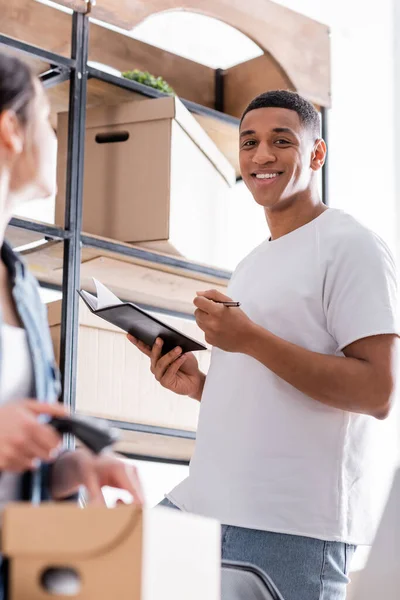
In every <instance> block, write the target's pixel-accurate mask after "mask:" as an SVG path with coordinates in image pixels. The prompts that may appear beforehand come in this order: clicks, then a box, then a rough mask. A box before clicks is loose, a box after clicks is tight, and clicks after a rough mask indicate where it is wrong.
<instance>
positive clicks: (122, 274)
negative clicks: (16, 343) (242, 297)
mask: <svg viewBox="0 0 400 600" xmlns="http://www.w3.org/2000/svg"><path fill="white" fill-rule="evenodd" d="M88 237H91V238H93V239H101V238H95V236H88ZM6 239H7V240H8V241H9V243H10V244H11V245H12V247H13V248H18V247H19V246H25V245H27V244H31V243H35V242H38V241H39V240H43V236H41V235H40V234H38V233H36V232H31V231H29V230H25V229H21V228H19V227H14V226H9V227H8V228H7V232H6ZM121 246H122V247H126V248H132V246H128V245H127V244H121ZM134 248H137V249H140V247H138V246H134ZM63 249H64V248H63V242H62V241H44V243H43V244H42V245H40V246H38V247H34V248H32V249H27V250H24V251H23V252H22V253H21V254H22V256H23V258H24V260H25V262H26V263H27V265H28V267H29V268H30V269H31V271H32V272H33V274H34V275H35V276H36V277H37V278H38V279H39V281H41V282H43V283H47V284H50V285H54V286H61V285H62V276H63ZM140 250H142V249H140ZM151 256H153V257H156V258H157V257H160V258H162V256H165V255H162V254H161V253H155V252H152V253H151ZM182 260H183V262H184V263H185V262H186V261H185V259H182ZM187 264H188V269H183V268H177V267H174V266H171V265H168V264H164V263H162V262H157V260H154V261H152V260H144V259H142V258H138V257H131V256H125V255H121V254H118V253H117V252H113V251H109V250H103V249H99V248H91V247H83V248H82V266H81V287H83V288H85V289H87V290H89V291H94V287H93V282H92V277H96V278H97V279H99V280H100V281H102V283H104V284H105V285H107V286H109V287H110V288H111V289H112V290H113V291H114V292H115V293H116V294H117V295H118V296H119V297H121V298H122V299H124V300H127V301H132V302H137V303H139V304H147V305H150V306H158V307H160V308H163V309H165V310H171V311H177V312H182V313H186V314H192V313H193V304H192V301H193V298H194V296H195V294H196V291H197V290H198V288H199V287H204V288H206V287H215V288H216V289H220V290H221V291H222V292H224V291H225V288H226V285H227V283H228V280H227V279H222V278H218V277H215V276H212V275H208V274H206V273H199V272H195V271H191V270H190V265H191V263H190V262H189V261H187Z"/></svg>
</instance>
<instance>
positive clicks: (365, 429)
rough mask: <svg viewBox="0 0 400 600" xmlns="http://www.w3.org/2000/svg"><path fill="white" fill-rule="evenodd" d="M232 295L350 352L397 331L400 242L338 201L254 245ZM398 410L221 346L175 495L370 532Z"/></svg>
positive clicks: (225, 513)
mask: <svg viewBox="0 0 400 600" xmlns="http://www.w3.org/2000/svg"><path fill="white" fill-rule="evenodd" d="M228 295H229V296H230V297H232V298H233V299H234V300H237V301H240V302H241V303H242V308H243V310H244V312H245V313H246V314H247V315H248V316H249V317H250V318H251V319H252V320H253V321H254V322H256V323H257V324H258V325H260V326H262V327H264V328H265V329H267V330H269V331H270V332H272V333H273V334H275V335H277V336H279V337H281V338H282V339H285V340H287V341H290V342H292V343H294V344H297V345H299V346H301V347H303V348H307V349H308V350H311V351H313V352H320V353H324V354H330V355H336V356H343V353H342V352H341V350H342V349H343V348H344V347H345V346H347V345H348V344H351V343H352V342H354V341H356V340H359V339H361V338H365V337H367V336H372V335H376V334H385V333H386V334H390V333H397V325H396V319H395V313H396V271H395V266H394V264H393V259H392V257H391V254H390V252H389V250H388V249H387V247H386V245H385V244H384V243H383V242H382V240H381V239H380V238H379V237H378V236H377V235H375V234H374V233H372V232H371V231H369V230H368V229H366V228H365V227H363V226H362V225H361V224H360V223H358V222H357V221H356V220H355V219H353V218H352V217H351V216H349V215H347V214H345V213H344V212H342V211H339V210H335V209H329V210H326V211H325V212H324V213H322V214H321V215H320V216H319V217H317V218H316V219H314V220H313V221H311V222H310V223H308V224H306V225H304V226H303V227H300V228H299V229H296V230H295V231H292V232H291V233H289V234H287V235H285V236H283V237H281V238H278V239H276V240H274V241H271V242H269V241H266V242H264V243H263V244H261V245H260V246H259V247H258V248H256V249H255V250H254V251H253V252H251V254H250V255H249V256H247V258H245V259H244V260H243V261H242V262H241V263H240V264H239V266H238V267H237V269H236V271H235V273H234V275H233V277H232V280H231V282H230V285H229V288H228ZM231 310H235V309H231ZM391 421H392V420H391V419H387V420H385V421H379V420H377V419H375V418H374V417H371V416H366V415H361V414H355V413H351V412H346V411H343V410H339V409H336V408H332V407H329V406H327V405H325V404H323V403H320V402H318V401H316V400H313V399H311V398H309V397H308V396H306V395H305V394H303V393H301V392H300V391H298V390H297V389H295V388H294V387H292V386H291V385H289V384H288V383H286V382H285V381H283V380H282V379H280V378H279V377H277V376H276V375H275V374H274V373H273V372H272V371H270V370H269V369H267V368H266V367H265V366H264V365H262V364H261V363H260V362H258V361H256V360H255V359H253V358H251V357H249V356H247V355H244V354H239V353H229V352H224V351H222V350H219V349H218V348H214V349H213V352H212V360H211V365H210V370H209V373H208V375H207V379H206V384H205V387H204V392H203V397H202V402H201V410H200V419H199V426H198V432H197V442H196V449H195V452H194V456H193V458H192V461H191V465H190V472H189V477H188V478H187V479H186V480H185V481H184V482H182V483H181V484H180V485H179V486H178V487H177V488H175V489H174V490H173V491H172V492H171V493H170V494H169V495H168V498H169V499H170V500H171V501H172V502H173V503H175V504H176V505H177V506H178V507H179V508H181V509H183V510H187V511H190V512H194V513H198V514H201V515H205V516H209V517H214V518H216V519H219V520H220V521H221V522H222V523H224V524H227V525H236V526H239V527H248V528H251V529H259V530H266V531H273V532H280V533H288V534H294V535H302V536H309V537H313V538H318V539H322V540H327V541H343V542H347V543H353V544H369V543H371V541H372V538H373V535H374V531H375V527H376V524H377V523H376V521H377V519H378V517H379V511H380V508H381V507H382V502H383V500H384V497H383V496H382V493H381V492H382V491H385V492H386V488H385V489H384V484H386V486H387V485H388V484H389V480H390V477H391V475H392V473H393V469H392V468H391V465H393V455H392V460H391V461H390V460H387V456H388V453H390V451H391V450H392V451H393V447H392V445H391V444H392V441H393V439H394V438H393V436H392V435H390V434H389V430H390V429H391V428H392V424H391Z"/></svg>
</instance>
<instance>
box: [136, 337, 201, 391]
mask: <svg viewBox="0 0 400 600" xmlns="http://www.w3.org/2000/svg"><path fill="white" fill-rule="evenodd" d="M128 340H129V341H130V342H131V343H132V344H133V345H134V346H136V348H138V349H139V350H140V351H141V352H142V353H143V354H145V355H146V356H148V357H149V359H150V370H151V372H152V373H153V375H154V377H155V378H156V379H157V381H158V382H159V383H160V384H161V385H162V386H163V387H165V388H166V389H168V390H171V392H175V394H180V395H182V396H190V397H191V398H194V399H195V400H200V399H201V394H202V392H203V387H204V381H205V375H204V373H202V372H201V371H200V369H199V364H198V362H197V358H196V357H195V356H194V354H192V353H191V352H189V353H185V354H182V348H179V347H177V348H174V349H173V350H171V351H170V352H168V353H167V354H165V355H164V356H161V352H162V347H163V341H162V340H161V339H160V338H157V339H156V341H155V344H154V346H153V348H150V346H146V344H144V343H143V342H141V341H139V340H137V339H136V338H134V337H133V336H131V335H128Z"/></svg>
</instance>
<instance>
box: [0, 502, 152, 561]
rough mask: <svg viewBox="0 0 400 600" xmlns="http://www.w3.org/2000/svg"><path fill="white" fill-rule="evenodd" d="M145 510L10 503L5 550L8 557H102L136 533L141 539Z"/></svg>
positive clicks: (3, 539) (6, 511) (3, 549)
mask: <svg viewBox="0 0 400 600" xmlns="http://www.w3.org/2000/svg"><path fill="white" fill-rule="evenodd" d="M142 520H143V517H142V510H141V509H140V508H138V507H136V506H133V505H130V506H118V507H117V508H106V507H88V508H85V509H81V508H79V507H78V506H76V505H69V504H60V503H57V504H56V503H48V504H41V505H40V506H32V505H31V504H26V503H14V504H9V505H8V506H7V507H6V509H5V510H4V514H3V531H2V551H3V553H4V554H5V555H6V556H8V557H15V556H22V555H23V556H30V555H32V556H33V555H34V556H35V557H39V556H42V555H43V556H48V555H49V554H50V555H51V556H53V557H54V560H56V559H57V558H58V557H62V556H64V555H69V556H71V557H73V556H76V557H79V556H80V557H81V558H82V557H84V556H87V557H89V556H92V557H93V556H94V555H96V556H99V555H102V554H104V553H107V552H109V551H110V550H112V549H113V548H115V547H116V546H118V545H119V544H120V543H121V542H122V541H123V540H124V539H125V538H126V537H128V536H130V535H132V533H133V532H134V531H135V533H136V534H137V535H138V536H141V531H142Z"/></svg>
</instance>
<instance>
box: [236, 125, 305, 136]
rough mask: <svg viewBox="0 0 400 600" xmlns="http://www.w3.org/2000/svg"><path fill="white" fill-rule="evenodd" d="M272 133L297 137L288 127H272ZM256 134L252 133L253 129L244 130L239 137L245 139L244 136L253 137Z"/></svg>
mask: <svg viewBox="0 0 400 600" xmlns="http://www.w3.org/2000/svg"><path fill="white" fill-rule="evenodd" d="M272 131H273V133H290V135H293V136H294V137H297V135H296V134H295V132H294V131H293V129H290V128H289V127H274V129H273V130H272ZM255 134H256V132H255V131H254V129H245V130H244V131H241V132H240V137H241V138H242V137H245V136H246V135H255Z"/></svg>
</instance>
